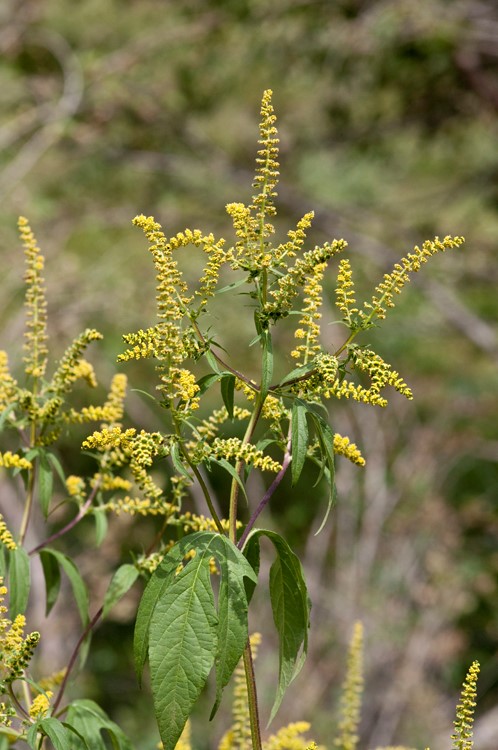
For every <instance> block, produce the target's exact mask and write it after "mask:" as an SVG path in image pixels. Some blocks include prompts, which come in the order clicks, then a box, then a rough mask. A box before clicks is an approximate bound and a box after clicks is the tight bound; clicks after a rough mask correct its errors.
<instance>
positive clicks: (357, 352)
mask: <svg viewBox="0 0 498 750" xmlns="http://www.w3.org/2000/svg"><path fill="white" fill-rule="evenodd" d="M350 353H351V355H352V360H353V364H354V367H355V368H356V369H358V370H362V371H363V372H366V373H368V375H369V376H370V379H371V381H372V385H371V387H370V391H371V392H376V393H379V392H380V390H381V389H382V388H384V387H385V386H387V385H390V386H392V387H393V388H394V389H395V390H397V391H398V393H401V395H403V396H405V398H407V399H409V400H410V401H411V400H412V399H413V393H412V391H411V388H409V386H408V385H407V384H406V383H405V381H404V380H403V378H402V377H401V376H400V374H399V373H398V372H397V371H396V370H393V369H392V367H391V365H389V364H388V363H387V362H385V361H384V360H383V359H382V357H381V356H379V355H378V354H375V352H373V351H372V350H371V349H368V348H366V349H360V348H359V347H356V346H354V347H351V349H350Z"/></svg>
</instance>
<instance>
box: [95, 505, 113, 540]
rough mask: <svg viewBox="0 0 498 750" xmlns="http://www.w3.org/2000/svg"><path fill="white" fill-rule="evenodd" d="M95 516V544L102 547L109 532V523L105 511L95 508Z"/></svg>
mask: <svg viewBox="0 0 498 750" xmlns="http://www.w3.org/2000/svg"><path fill="white" fill-rule="evenodd" d="M93 518H94V520H95V544H96V545H97V547H100V545H101V544H102V542H103V541H104V539H105V535H106V534H107V529H108V526H109V523H108V521H107V516H106V514H105V511H103V510H99V509H98V508H94V510H93Z"/></svg>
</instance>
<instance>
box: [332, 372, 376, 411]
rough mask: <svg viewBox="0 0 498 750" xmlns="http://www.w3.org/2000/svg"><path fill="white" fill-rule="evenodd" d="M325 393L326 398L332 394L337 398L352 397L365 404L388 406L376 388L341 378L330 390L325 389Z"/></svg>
mask: <svg viewBox="0 0 498 750" xmlns="http://www.w3.org/2000/svg"><path fill="white" fill-rule="evenodd" d="M323 395H324V396H325V398H330V397H331V396H334V397H335V398H337V399H341V398H351V399H353V401H361V402H362V403H364V404H371V405H372V406H387V401H386V399H385V398H382V396H380V395H379V393H378V392H377V391H376V390H372V389H370V388H363V386H361V385H356V383H351V382H350V381H349V380H343V381H342V382H341V381H340V380H339V378H338V379H337V380H336V381H335V383H334V384H333V386H332V387H331V388H330V389H329V390H325V391H324V394H323Z"/></svg>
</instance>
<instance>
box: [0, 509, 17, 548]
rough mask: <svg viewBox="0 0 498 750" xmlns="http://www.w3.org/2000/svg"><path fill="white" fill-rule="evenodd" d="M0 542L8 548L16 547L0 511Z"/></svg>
mask: <svg viewBox="0 0 498 750" xmlns="http://www.w3.org/2000/svg"><path fill="white" fill-rule="evenodd" d="M0 544H3V545H4V546H5V547H6V548H7V549H9V550H15V549H17V544H16V543H15V541H14V537H13V536H12V534H11V533H10V531H9V530H8V528H7V524H6V523H5V521H4V519H3V516H2V514H1V513H0Z"/></svg>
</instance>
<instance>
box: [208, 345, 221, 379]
mask: <svg viewBox="0 0 498 750" xmlns="http://www.w3.org/2000/svg"><path fill="white" fill-rule="evenodd" d="M204 356H205V357H206V359H207V361H208V363H209V365H210V366H211V369H212V370H213V372H216V373H218V374H219V375H221V370H220V368H219V366H218V362H217V361H216V358H215V356H214V354H213V352H211V351H210V350H208V351H207V352H206V354H205V355H204Z"/></svg>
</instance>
